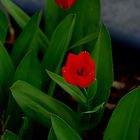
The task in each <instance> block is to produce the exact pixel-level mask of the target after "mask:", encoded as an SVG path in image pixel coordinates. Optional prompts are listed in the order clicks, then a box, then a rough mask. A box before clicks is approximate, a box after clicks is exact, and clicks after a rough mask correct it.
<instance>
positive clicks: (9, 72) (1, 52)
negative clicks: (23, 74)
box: [0, 42, 14, 113]
mask: <svg viewBox="0 0 140 140" xmlns="http://www.w3.org/2000/svg"><path fill="white" fill-rule="evenodd" d="M13 75H14V66H13V63H12V60H11V58H10V56H9V54H8V53H7V51H6V49H5V48H4V46H3V45H2V43H1V42H0V113H2V112H1V111H2V109H3V107H4V108H5V107H6V103H7V98H8V92H9V86H10V85H11V82H12V80H13Z"/></svg>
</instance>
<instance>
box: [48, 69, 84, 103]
mask: <svg viewBox="0 0 140 140" xmlns="http://www.w3.org/2000/svg"><path fill="white" fill-rule="evenodd" d="M47 73H48V75H49V76H50V78H51V79H53V80H54V81H55V82H56V83H57V84H58V85H59V86H60V87H62V88H63V89H64V90H65V91H66V92H67V93H69V94H70V95H71V96H73V97H74V98H75V99H76V100H77V101H78V102H79V103H81V104H83V105H85V104H86V98H85V96H84V95H83V93H82V92H81V91H80V89H79V88H78V87H75V86H72V85H70V84H68V83H67V82H66V81H65V80H64V78H62V77H61V76H59V75H57V74H55V73H52V72H50V71H47Z"/></svg>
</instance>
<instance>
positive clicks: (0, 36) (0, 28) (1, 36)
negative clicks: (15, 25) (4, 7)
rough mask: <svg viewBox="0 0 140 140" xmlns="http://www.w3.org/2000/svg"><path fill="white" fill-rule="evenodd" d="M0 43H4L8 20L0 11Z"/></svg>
mask: <svg viewBox="0 0 140 140" xmlns="http://www.w3.org/2000/svg"><path fill="white" fill-rule="evenodd" d="M0 19H1V21H0V41H1V42H2V44H3V43H4V42H5V39H6V35H7V31H8V19H7V17H6V15H5V14H4V12H3V11H1V10H0Z"/></svg>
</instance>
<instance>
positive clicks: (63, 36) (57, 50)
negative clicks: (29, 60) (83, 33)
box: [42, 14, 76, 71]
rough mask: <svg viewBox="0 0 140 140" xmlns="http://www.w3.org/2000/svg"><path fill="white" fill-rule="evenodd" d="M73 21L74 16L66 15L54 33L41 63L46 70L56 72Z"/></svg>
mask: <svg viewBox="0 0 140 140" xmlns="http://www.w3.org/2000/svg"><path fill="white" fill-rule="evenodd" d="M75 19H76V15H73V14H71V15H68V16H67V17H66V18H65V19H64V20H63V21H62V22H61V23H60V24H59V25H58V26H57V28H56V30H55V31H54V33H53V36H52V39H51V43H50V47H49V48H48V50H47V52H46V55H45V57H44V59H43V62H42V63H43V65H44V67H45V68H47V69H48V70H53V71H56V69H57V68H58V67H60V65H61V63H62V61H63V58H64V55H65V53H66V51H67V47H68V45H69V43H70V40H71V37H72V32H73V28H74V23H75ZM50 58H51V61H50ZM52 64H53V65H52ZM54 64H55V65H54Z"/></svg>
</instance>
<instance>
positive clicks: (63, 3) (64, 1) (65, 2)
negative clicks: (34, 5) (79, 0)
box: [55, 0, 76, 11]
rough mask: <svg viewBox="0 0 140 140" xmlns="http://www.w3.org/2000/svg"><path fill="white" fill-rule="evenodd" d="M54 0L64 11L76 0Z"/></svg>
mask: <svg viewBox="0 0 140 140" xmlns="http://www.w3.org/2000/svg"><path fill="white" fill-rule="evenodd" d="M55 1H56V3H57V4H58V5H59V6H60V7H61V8H62V9H64V10H65V11H66V10H67V9H68V8H70V7H71V6H72V5H73V4H74V3H75V2H76V0H55Z"/></svg>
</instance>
